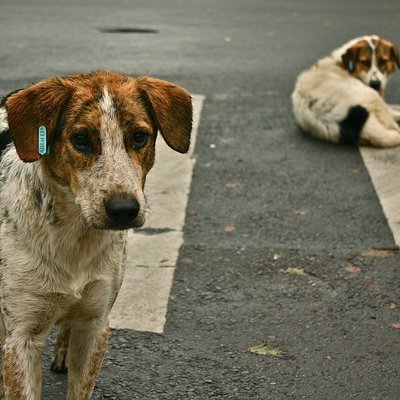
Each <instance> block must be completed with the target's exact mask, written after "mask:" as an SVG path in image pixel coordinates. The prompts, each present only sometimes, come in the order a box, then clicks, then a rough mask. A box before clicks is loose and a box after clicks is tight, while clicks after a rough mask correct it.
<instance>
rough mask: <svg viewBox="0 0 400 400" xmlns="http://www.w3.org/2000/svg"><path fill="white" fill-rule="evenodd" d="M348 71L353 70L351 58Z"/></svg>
mask: <svg viewBox="0 0 400 400" xmlns="http://www.w3.org/2000/svg"><path fill="white" fill-rule="evenodd" d="M349 71H350V72H353V71H354V63H353V61H352V60H349Z"/></svg>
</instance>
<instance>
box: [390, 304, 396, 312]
mask: <svg viewBox="0 0 400 400" xmlns="http://www.w3.org/2000/svg"><path fill="white" fill-rule="evenodd" d="M389 308H390V309H391V310H395V309H396V308H397V304H395V303H390V304H389Z"/></svg>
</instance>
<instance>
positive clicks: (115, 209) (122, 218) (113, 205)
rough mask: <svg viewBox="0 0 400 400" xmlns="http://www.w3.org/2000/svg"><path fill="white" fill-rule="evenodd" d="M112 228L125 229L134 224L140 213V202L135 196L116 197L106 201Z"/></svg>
mask: <svg viewBox="0 0 400 400" xmlns="http://www.w3.org/2000/svg"><path fill="white" fill-rule="evenodd" d="M104 206H105V210H106V214H107V217H108V219H109V221H110V225H111V228H114V229H124V228H129V227H131V226H133V225H134V221H135V219H136V217H137V216H138V214H139V210H140V205H139V202H138V201H137V200H136V199H135V198H133V197H114V198H112V199H111V200H109V201H107V202H106V203H105V205H104Z"/></svg>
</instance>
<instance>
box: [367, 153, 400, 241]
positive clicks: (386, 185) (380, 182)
mask: <svg viewBox="0 0 400 400" xmlns="http://www.w3.org/2000/svg"><path fill="white" fill-rule="evenodd" d="M360 152H361V155H362V157H363V160H364V163H365V165H366V167H367V169H368V172H369V175H370V177H371V180H372V183H373V185H374V187H375V190H376V193H377V195H378V197H379V201H380V203H381V205H382V208H383V211H384V213H385V216H386V219H387V221H388V224H389V227H390V229H391V231H392V233H393V238H394V241H395V243H396V245H397V246H400V179H398V176H400V147H395V148H392V149H377V148H372V147H362V148H360Z"/></svg>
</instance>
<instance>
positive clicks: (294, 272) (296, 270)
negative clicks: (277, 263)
mask: <svg viewBox="0 0 400 400" xmlns="http://www.w3.org/2000/svg"><path fill="white" fill-rule="evenodd" d="M283 272H284V273H285V274H291V275H300V276H307V275H308V274H307V272H305V271H304V268H288V269H285V270H284V271H283Z"/></svg>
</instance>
